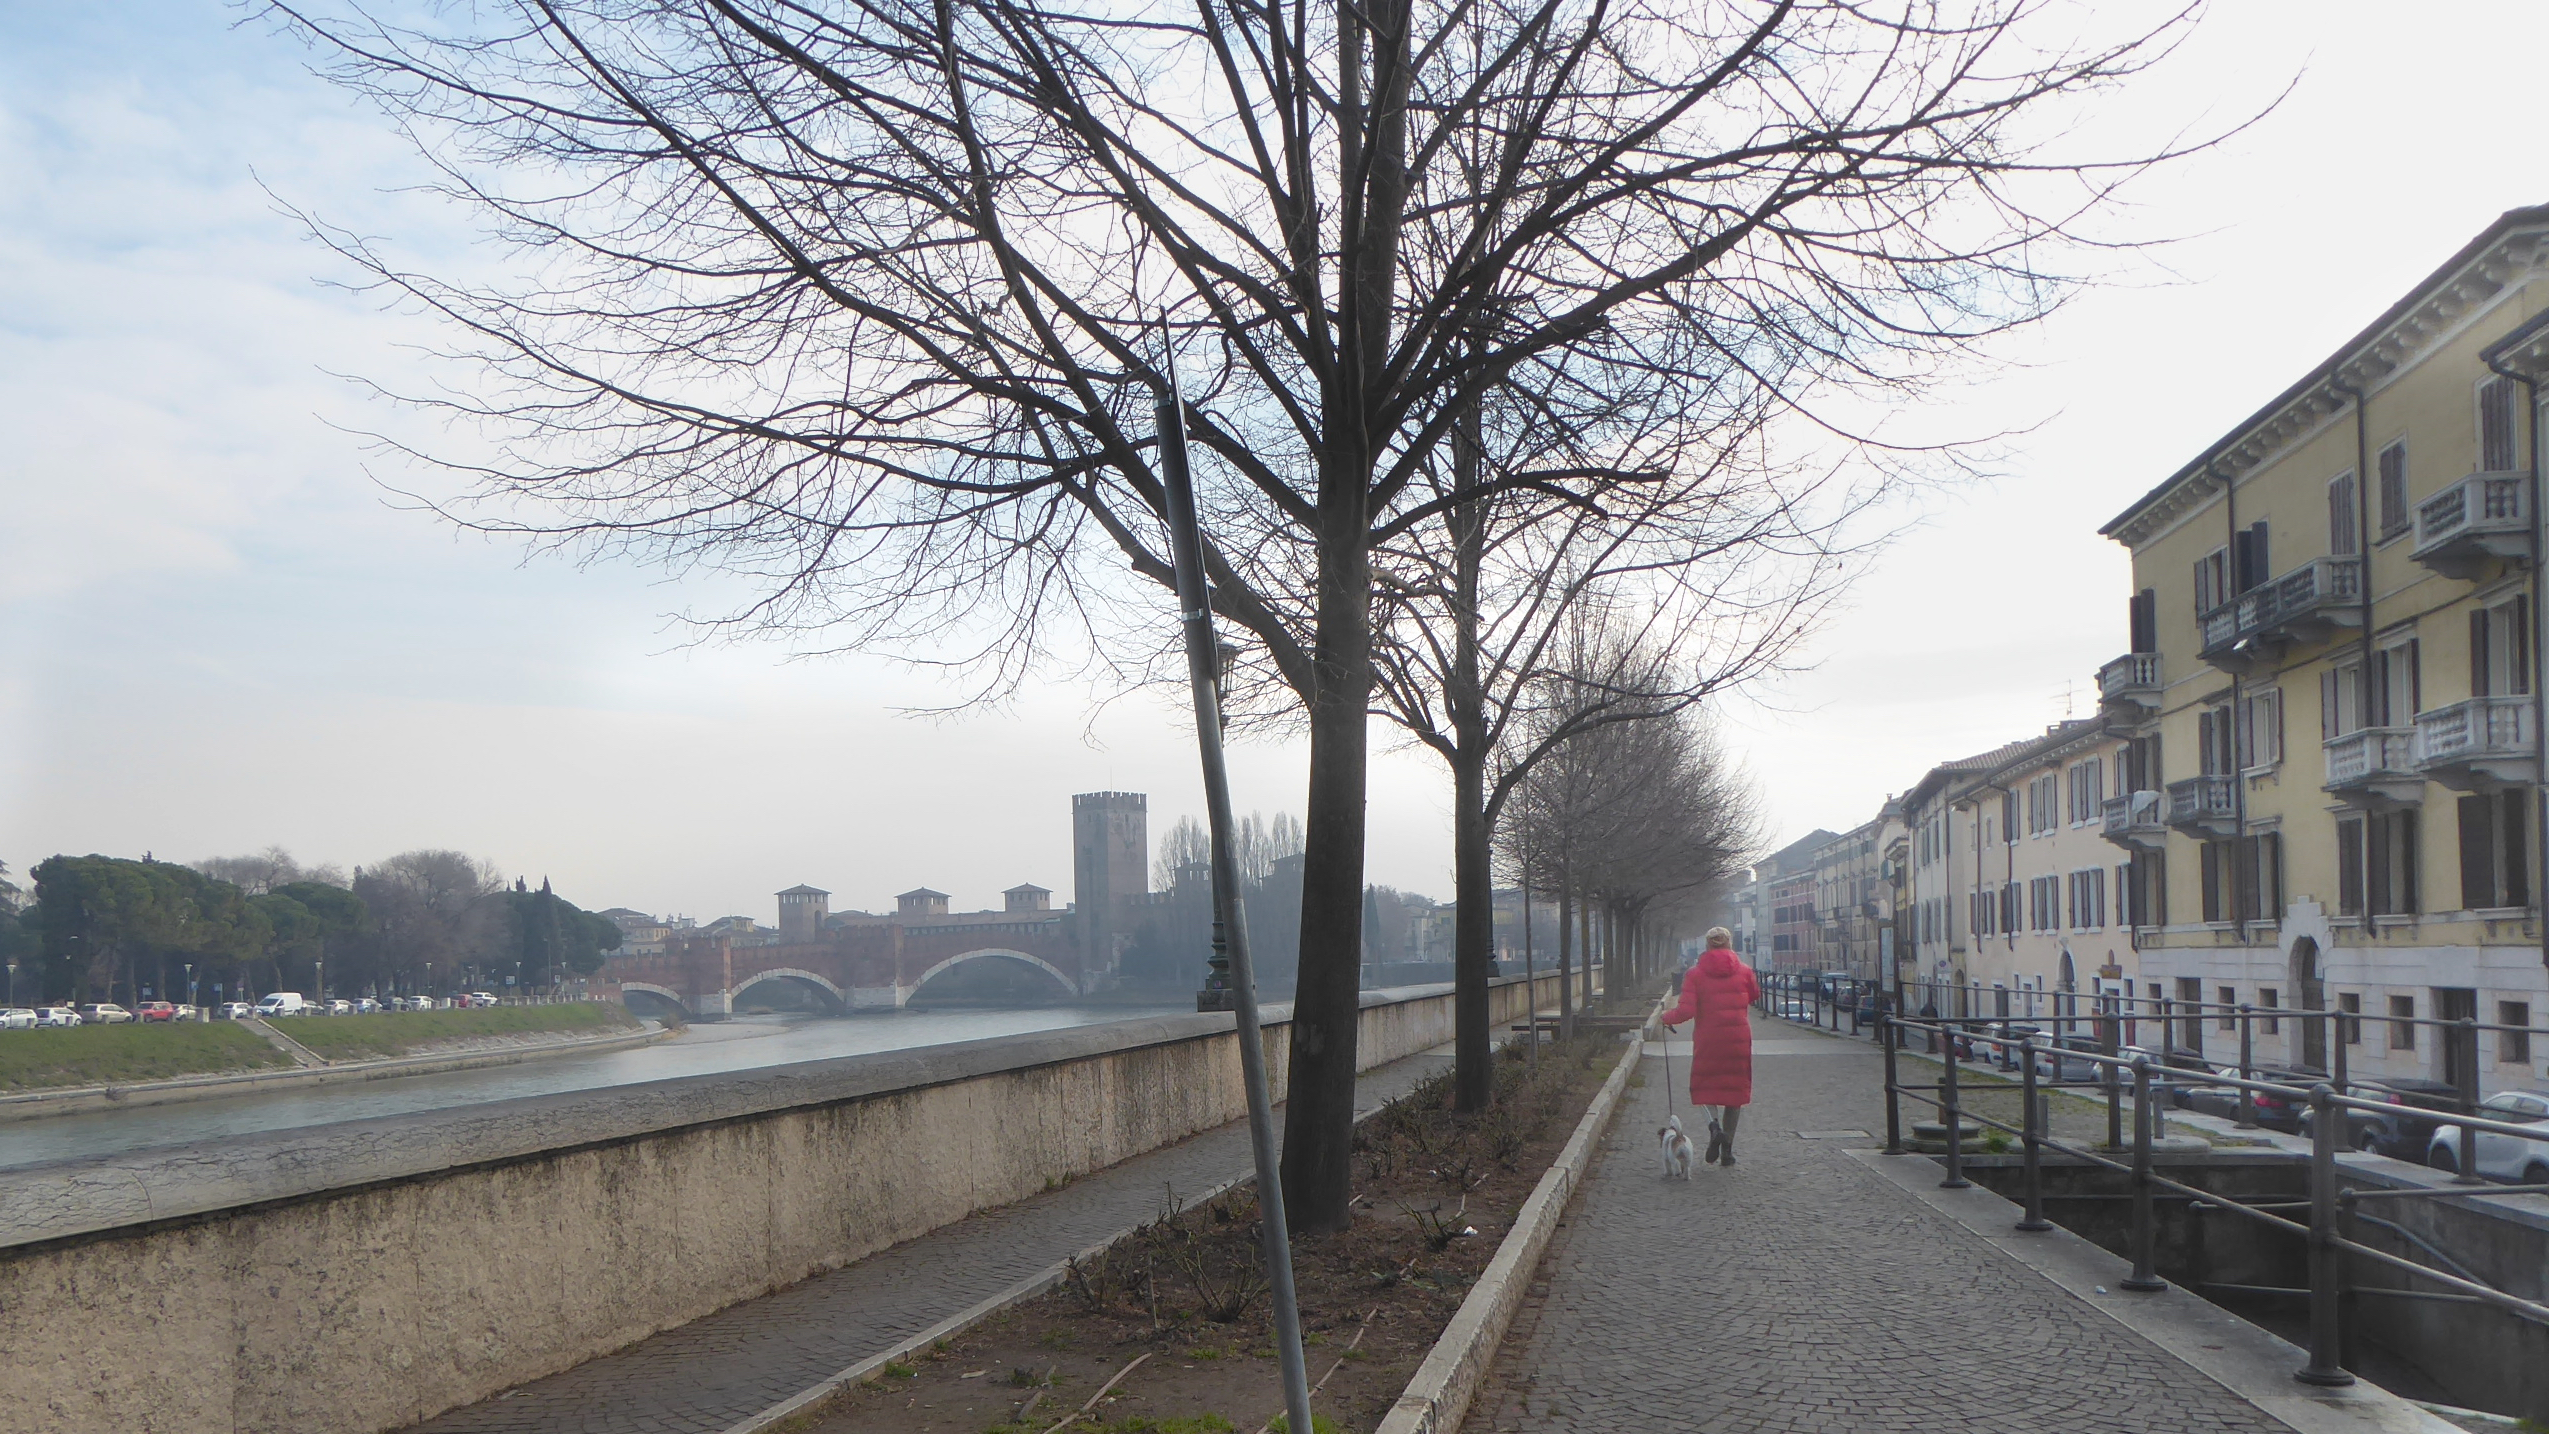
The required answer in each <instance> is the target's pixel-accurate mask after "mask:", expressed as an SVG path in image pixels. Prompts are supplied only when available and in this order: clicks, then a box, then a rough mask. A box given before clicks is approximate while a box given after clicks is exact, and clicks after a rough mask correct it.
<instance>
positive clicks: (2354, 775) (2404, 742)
mask: <svg viewBox="0 0 2549 1434" xmlns="http://www.w3.org/2000/svg"><path fill="white" fill-rule="evenodd" d="M2325 750H2326V754H2327V764H2328V781H2327V788H2326V790H2327V791H2328V792H2329V794H2331V795H2333V796H2335V797H2336V798H2337V799H2338V800H2339V801H2342V802H2345V803H2346V804H2348V805H2349V806H2356V807H2362V808H2364V809H2366V810H2369V811H2390V810H2393V809H2395V808H2398V807H2405V806H2413V805H2415V804H2416V803H2418V802H2421V801H2423V800H2424V799H2425V774H2424V773H2422V772H2420V771H2418V770H2417V769H2416V729H2415V728H2413V727H2366V728H2363V729H2362V730H2360V731H2356V732H2348V733H2347V734H2345V735H2344V736H2342V737H2333V738H2330V739H2329V740H2328V741H2327V743H2326V744H2325Z"/></svg>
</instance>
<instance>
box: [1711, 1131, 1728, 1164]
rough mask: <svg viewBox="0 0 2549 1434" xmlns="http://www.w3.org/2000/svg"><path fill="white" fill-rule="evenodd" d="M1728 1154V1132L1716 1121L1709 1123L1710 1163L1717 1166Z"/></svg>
mask: <svg viewBox="0 0 2549 1434" xmlns="http://www.w3.org/2000/svg"><path fill="white" fill-rule="evenodd" d="M1725 1154H1726V1131H1725V1128H1724V1127H1723V1126H1720V1125H1719V1124H1718V1123H1717V1122H1715V1121H1713V1120H1712V1121H1710V1122H1708V1163H1709V1164H1711V1165H1714V1164H1716V1163H1717V1162H1718V1161H1719V1160H1720V1159H1721V1158H1723V1157H1724V1156H1725Z"/></svg>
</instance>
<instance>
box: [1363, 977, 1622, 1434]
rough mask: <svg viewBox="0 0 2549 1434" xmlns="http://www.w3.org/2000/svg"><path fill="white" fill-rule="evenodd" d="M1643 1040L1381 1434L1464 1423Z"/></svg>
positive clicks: (1424, 1432) (1581, 1124)
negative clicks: (1472, 1401) (1463, 1417)
mask: <svg viewBox="0 0 2549 1434" xmlns="http://www.w3.org/2000/svg"><path fill="white" fill-rule="evenodd" d="M1655 1009H1656V1010H1658V1011H1661V1010H1662V1009H1663V1006H1662V1005H1661V1004H1660V1003H1659V1004H1658V1005H1657V1006H1656V1008H1655ZM1653 1026H1654V1020H1653V1018H1652V1017H1649V1018H1648V1021H1647V1027H1646V1029H1648V1030H1651V1029H1652V1028H1653ZM1639 1034H1640V1037H1641V1038H1640V1039H1639V1040H1636V1041H1632V1042H1630V1043H1629V1047H1628V1049H1627V1051H1625V1052H1623V1053H1622V1054H1621V1056H1620V1063H1619V1064H1618V1065H1617V1066H1615V1067H1613V1068H1612V1071H1611V1078H1610V1079H1609V1080H1606V1081H1604V1082H1603V1083H1602V1089H1601V1090H1600V1092H1598V1093H1597V1094H1596V1095H1595V1096H1594V1097H1593V1104H1592V1106H1591V1107H1590V1108H1589V1109H1587V1110H1586V1111H1585V1112H1584V1119H1582V1120H1580V1121H1578V1122H1576V1127H1575V1134H1574V1135H1573V1136H1571V1137H1569V1138H1568V1140H1567V1143H1566V1148H1565V1149H1564V1150H1561V1151H1560V1152H1559V1153H1558V1159H1557V1161H1556V1163H1555V1164H1552V1165H1551V1166H1550V1167H1549V1168H1548V1170H1547V1171H1546V1172H1544V1173H1543V1174H1542V1175H1541V1177H1540V1184H1539V1185H1538V1187H1537V1188H1535V1189H1534V1190H1533V1191H1532V1192H1531V1198H1530V1199H1528V1200H1526V1201H1524V1202H1523V1206H1522V1210H1521V1213H1519V1214H1518V1215H1516V1216H1515V1217H1514V1223H1513V1228H1512V1229H1511V1230H1509V1231H1507V1232H1506V1233H1505V1239H1504V1243H1503V1244H1501V1245H1499V1246H1497V1248H1496V1258H1495V1259H1493V1260H1491V1261H1489V1262H1488V1265H1487V1268H1486V1270H1485V1272H1484V1273H1482V1274H1480V1275H1479V1277H1478V1282H1477V1283H1476V1284H1473V1285H1471V1286H1470V1287H1469V1295H1468V1297H1467V1298H1466V1299H1463V1300H1462V1301H1461V1302H1460V1309H1459V1310H1458V1311H1457V1312H1455V1313H1454V1314H1453V1315H1452V1320H1451V1323H1450V1324H1448V1325H1445V1326H1444V1327H1443V1333H1442V1337H1441V1338H1440V1339H1437V1340H1435V1341H1434V1348H1433V1351H1432V1352H1431V1353H1429V1354H1427V1355H1426V1356H1425V1362H1424V1363H1423V1364H1420V1365H1418V1366H1417V1367H1416V1374H1415V1376H1414V1377H1413V1378H1411V1379H1409V1380H1408V1381H1407V1389H1406V1392H1404V1393H1402V1394H1401V1395H1399V1397H1398V1402H1397V1403H1396V1404H1393V1405H1391V1406H1390V1412H1389V1413H1388V1414H1387V1415H1385V1416H1383V1418H1382V1420H1381V1423H1380V1428H1379V1429H1378V1431H1377V1432H1376V1434H1439V1431H1443V1430H1449V1429H1455V1428H1457V1427H1459V1425H1460V1421H1461V1418H1462V1416H1463V1415H1466V1414H1467V1413H1468V1412H1469V1401H1470V1400H1471V1399H1472V1398H1473V1397H1475V1396H1476V1394H1477V1393H1478V1385H1479V1382H1480V1381H1481V1380H1483V1379H1485V1378H1486V1375H1487V1367H1488V1365H1489V1364H1490V1363H1492V1362H1493V1361H1494V1359H1495V1357H1496V1347H1497V1346H1498V1345H1499V1344H1502V1343H1503V1342H1504V1338H1505V1331H1506V1329H1508V1328H1509V1327H1511V1326H1512V1324H1513V1317H1514V1312H1515V1311H1516V1310H1518V1309H1519V1308H1521V1306H1522V1297H1523V1294H1524V1292H1525V1291H1527V1290H1528V1289H1529V1288H1530V1287H1531V1277H1532V1275H1533V1274H1534V1273H1535V1272H1536V1271H1537V1270H1538V1269H1539V1268H1540V1257H1541V1255H1542V1254H1544V1253H1546V1252H1547V1250H1548V1248H1549V1240H1550V1237H1551V1236H1553V1235H1555V1234H1556V1233H1557V1229H1558V1217H1559V1216H1561V1215H1563V1214H1565V1213H1566V1208H1567V1204H1568V1202H1569V1201H1570V1200H1571V1199H1572V1198H1573V1197H1574V1195H1575V1190H1576V1186H1577V1185H1579V1184H1581V1183H1582V1182H1583V1179H1584V1172H1585V1171H1586V1170H1587V1169H1589V1168H1591V1166H1592V1164H1593V1150H1594V1146H1595V1145H1596V1144H1598V1143H1599V1142H1600V1140H1601V1136H1602V1132H1603V1131H1604V1130H1605V1129H1607V1128H1608V1127H1609V1126H1610V1123H1611V1117H1612V1116H1614V1115H1615V1114H1617V1113H1618V1111H1619V1107H1620V1096H1621V1093H1622V1092H1624V1091H1626V1090H1627V1089H1628V1082H1629V1073H1630V1072H1631V1071H1634V1070H1636V1069H1637V1065H1638V1062H1639V1060H1640V1059H1642V1058H1643V1057H1644V1055H1645V1052H1646V1043H1645V1041H1644V1039H1643V1036H1644V1034H1645V1032H1644V1031H1641V1032H1640V1033H1639Z"/></svg>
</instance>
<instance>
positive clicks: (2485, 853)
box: [2459, 614, 2496, 911]
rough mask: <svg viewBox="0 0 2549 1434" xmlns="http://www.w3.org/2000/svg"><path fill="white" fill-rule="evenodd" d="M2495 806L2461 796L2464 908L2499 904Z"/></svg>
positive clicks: (2461, 884) (2461, 870) (2462, 895)
mask: <svg viewBox="0 0 2549 1434" xmlns="http://www.w3.org/2000/svg"><path fill="white" fill-rule="evenodd" d="M2474 615H2475V614H2473V616H2474ZM2494 805H2495V802H2494V801H2493V800H2492V799H2490V798H2488V797H2483V796H2479V797H2463V798H2461V799H2460V806H2459V816H2460V904H2461V909H2462V910H2464V911H2476V910H2477V909H2479V908H2480V907H2482V906H2493V905H2495V904H2496V843H2495V823H2494V822H2493V821H2492V820H2490V818H2491V817H2492V815H2493V813H2491V812H2489V811H2488V808H2489V807H2492V806H2494Z"/></svg>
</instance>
